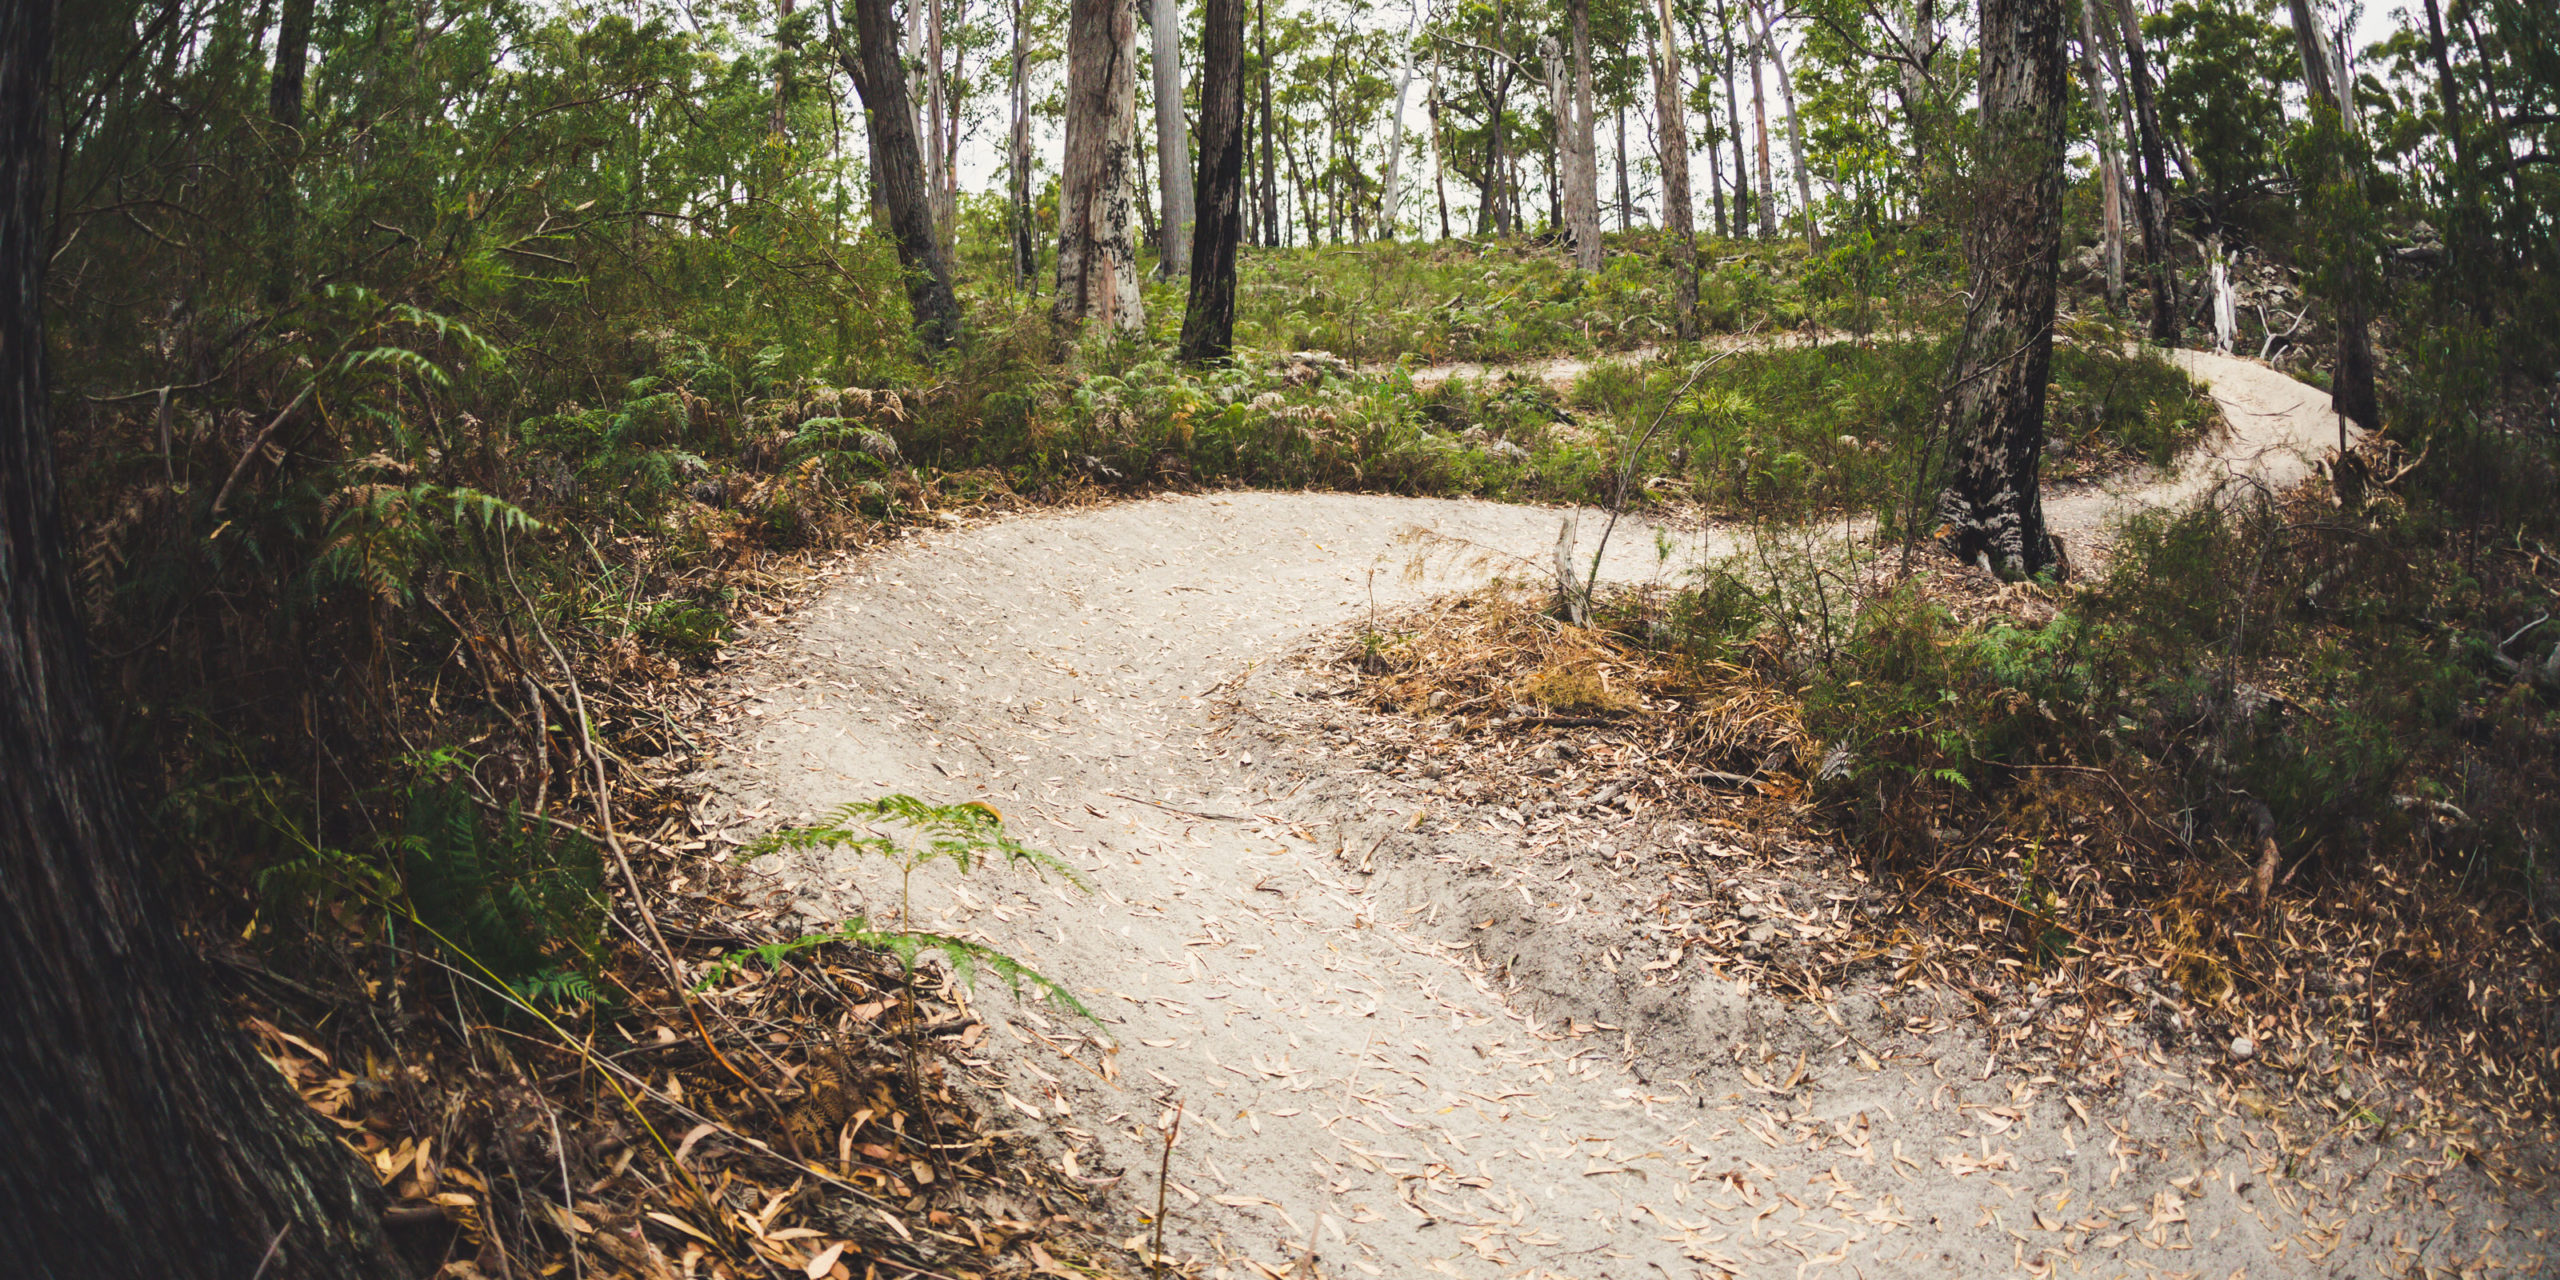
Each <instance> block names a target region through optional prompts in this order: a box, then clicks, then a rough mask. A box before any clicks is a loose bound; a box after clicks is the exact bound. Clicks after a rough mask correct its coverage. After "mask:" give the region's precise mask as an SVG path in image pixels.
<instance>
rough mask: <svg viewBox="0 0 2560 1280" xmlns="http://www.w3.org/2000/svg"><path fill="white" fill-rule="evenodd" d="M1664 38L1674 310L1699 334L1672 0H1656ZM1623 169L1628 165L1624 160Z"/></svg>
mask: <svg viewBox="0 0 2560 1280" xmlns="http://www.w3.org/2000/svg"><path fill="white" fill-rule="evenodd" d="M1654 14H1655V19H1656V29H1657V30H1658V31H1659V33H1660V44H1659V46H1658V47H1657V49H1656V52H1655V57H1654V59H1653V107H1654V112H1655V114H1656V115H1657V116H1658V117H1659V119H1658V121H1657V123H1656V124H1655V126H1654V138H1655V141H1656V144H1657V145H1658V146H1659V148H1660V152H1661V160H1662V229H1663V239H1664V240H1665V242H1666V248H1665V253H1666V254H1667V256H1668V257H1669V258H1670V260H1671V278H1672V281H1673V288H1674V289H1675V290H1677V296H1676V297H1675V298H1674V301H1673V307H1672V313H1673V322H1674V324H1675V326H1676V329H1675V331H1676V332H1677V333H1678V335H1679V337H1680V340H1681V341H1683V342H1686V341H1688V340H1689V339H1691V338H1695V337H1697V336H1698V244H1697V230H1696V228H1695V227H1694V226H1693V225H1692V223H1691V218H1690V213H1689V110H1688V107H1687V105H1686V104H1685V103H1683V102H1682V101H1681V94H1680V43H1679V41H1680V37H1679V34H1678V31H1677V29H1676V28H1675V27H1673V25H1672V22H1671V0H1655V3H1654ZM1620 167H1621V169H1622V170H1623V168H1624V166H1623V165H1621V166H1620Z"/></svg>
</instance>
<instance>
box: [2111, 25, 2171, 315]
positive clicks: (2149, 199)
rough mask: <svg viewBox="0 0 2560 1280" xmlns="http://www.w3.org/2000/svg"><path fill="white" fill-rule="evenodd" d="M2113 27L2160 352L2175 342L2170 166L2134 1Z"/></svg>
mask: <svg viewBox="0 0 2560 1280" xmlns="http://www.w3.org/2000/svg"><path fill="white" fill-rule="evenodd" d="M2116 17H2117V25H2118V26H2119V27H2120V28H2121V29H2122V32H2123V36H2124V61H2125V75H2126V77H2127V78H2128V79H2130V80H2132V81H2133V120H2134V129H2135V131H2136V132H2137V133H2139V134H2140V135H2141V147H2140V151H2141V157H2140V158H2141V161H2142V163H2141V164H2140V165H2139V166H2138V167H2137V171H2136V177H2137V178H2138V179H2139V181H2138V183H2137V184H2136V185H2137V186H2138V187H2139V188H2140V190H2139V191H2137V192H2136V195H2137V196H2139V197H2140V205H2141V207H2140V208H2139V209H2138V210H2137V212H2139V213H2140V214H2141V215H2142V256H2143V258H2144V260H2145V263H2146V264H2147V265H2148V266H2149V267H2150V268H2151V340H2152V341H2153V342H2156V343H2159V344H2160V345H2161V346H2164V347H2168V346H2176V345H2177V342H2178V269H2177V264H2176V263H2175V262H2173V261H2171V257H2170V246H2169V165H2168V162H2167V161H2166V160H2164V159H2163V158H2162V155H2163V148H2162V147H2161V144H2160V110H2159V107H2158V105H2157V104H2156V103H2155V102H2154V101H2153V98H2152V93H2151V60H2150V55H2149V54H2148V53H2146V52H2145V51H2144V48H2143V43H2142V22H2141V19H2140V18H2139V17H2138V16H2136V14H2135V13H2134V8H2133V0H2116Z"/></svg>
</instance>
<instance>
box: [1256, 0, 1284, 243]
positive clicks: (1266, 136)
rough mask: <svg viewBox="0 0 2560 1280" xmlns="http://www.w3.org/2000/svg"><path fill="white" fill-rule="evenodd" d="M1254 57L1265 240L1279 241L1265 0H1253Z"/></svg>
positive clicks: (1278, 175)
mask: <svg viewBox="0 0 2560 1280" xmlns="http://www.w3.org/2000/svg"><path fill="white" fill-rule="evenodd" d="M1253 39H1254V48H1255V57H1257V58H1258V59H1260V61H1261V63H1262V75H1261V81H1262V243H1263V245H1264V246H1265V247H1268V248H1277V247H1279V244H1280V232H1279V227H1280V172H1279V170H1278V169H1276V168H1274V167H1273V166H1272V163H1271V22H1270V15H1269V13H1268V11H1267V10H1266V8H1265V0H1254V3H1253Z"/></svg>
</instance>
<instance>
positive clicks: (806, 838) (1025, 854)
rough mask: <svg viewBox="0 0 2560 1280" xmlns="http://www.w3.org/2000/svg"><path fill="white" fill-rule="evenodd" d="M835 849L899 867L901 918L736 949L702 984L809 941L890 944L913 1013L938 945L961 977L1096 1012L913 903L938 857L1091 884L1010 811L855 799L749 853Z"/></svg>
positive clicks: (1087, 1014) (901, 798)
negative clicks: (1009, 821) (924, 965)
mask: <svg viewBox="0 0 2560 1280" xmlns="http://www.w3.org/2000/svg"><path fill="white" fill-rule="evenodd" d="M832 849H848V850H851V851H853V852H856V853H868V854H872V855H875V856H877V857H880V858H882V859H885V860H887V861H888V862H889V863H891V864H892V865H894V866H896V867H897V868H898V919H897V924H896V925H895V927H893V928H885V929H884V928H881V927H878V926H876V925H874V924H872V923H871V922H870V921H869V920H867V919H865V918H863V917H861V916H854V917H851V918H849V919H847V920H845V921H844V922H843V923H842V924H840V925H838V926H837V927H836V928H834V929H832V930H829V931H826V932H823V933H813V934H806V935H803V936H801V937H797V938H792V939H789V940H787V941H783V942H774V943H767V944H765V945H763V946H759V947H750V948H747V949H745V950H741V951H735V952H731V953H730V954H729V955H727V956H724V957H722V958H721V959H720V961H719V962H717V963H715V964H714V965H712V966H711V968H710V970H709V971H708V972H707V973H705V974H704V976H703V978H702V981H701V983H700V985H701V986H702V987H709V986H710V985H712V984H713V983H716V982H719V981H721V980H723V979H725V978H727V977H728V976H729V975H731V974H733V973H736V972H737V971H738V970H739V969H740V968H742V967H744V966H746V965H748V964H761V965H763V966H764V967H766V968H768V969H771V968H778V967H780V965H781V964H782V963H783V962H784V961H786V960H788V959H789V958H790V957H791V956H793V955H796V954H798V953H799V952H802V951H806V950H808V949H810V948H812V947H818V946H824V945H826V944H827V943H831V942H846V943H851V944H853V945H855V946H861V947H870V948H872V949H874V950H878V951H883V952H886V953H888V954H889V956H891V957H892V958H894V959H895V960H896V961H897V962H898V968H899V971H900V972H901V974H902V975H903V976H904V977H905V979H906V986H907V992H908V996H907V998H908V1000H909V1002H910V1005H909V1009H908V1015H909V1019H910V1021H912V1020H913V1015H914V1009H913V1005H912V1001H913V1000H914V998H915V997H914V990H915V974H916V966H917V965H918V964H919V963H920V962H921V961H922V960H923V958H924V956H925V954H926V953H927V952H937V951H938V952H940V953H942V956H943V959H944V960H945V962H947V963H948V964H950V966H951V972H952V975H953V976H954V977H957V978H959V979H960V980H961V981H962V982H963V983H974V982H975V981H976V980H977V974H978V971H979V970H980V969H986V970H989V971H991V972H993V973H995V974H996V975H997V976H998V977H1001V978H1003V979H1004V980H1005V983H1006V985H1007V986H1009V987H1011V988H1012V990H1013V991H1014V993H1015V994H1017V995H1019V994H1021V993H1022V991H1023V989H1024V988H1025V987H1029V988H1030V989H1031V990H1032V991H1034V992H1036V993H1037V994H1038V995H1039V996H1040V997H1041V998H1043V999H1046V1000H1051V1001H1054V1002H1056V1003H1058V1004H1059V1005H1062V1006H1064V1007H1066V1008H1068V1009H1072V1010H1074V1011H1075V1012H1076V1013H1077V1014H1078V1015H1079V1016H1081V1017H1084V1018H1086V1019H1093V1016H1094V1015H1093V1011H1092V1010H1090V1009H1087V1008H1086V1007H1085V1006H1084V1002H1083V1001H1080V1000H1078V999H1076V998H1075V995H1074V993H1072V992H1070V991H1068V990H1067V989H1066V987H1064V986H1063V985H1061V984H1059V983H1058V982H1056V981H1055V980H1053V979H1051V978H1049V977H1047V976H1045V975H1043V974H1041V973H1040V972H1039V971H1037V970H1035V969H1033V968H1031V967H1030V966H1029V965H1026V964H1024V963H1022V962H1021V961H1019V960H1016V959H1014V958H1013V957H1012V956H1009V955H1006V954H1005V953H1003V952H1001V951H998V950H996V949H995V948H993V947H989V946H986V945H984V944H982V943H976V942H971V941H969V940H968V939H966V938H958V937H953V936H951V935H949V934H942V933H933V932H929V931H927V930H922V929H918V928H916V927H915V921H914V917H913V914H912V912H911V909H910V904H911V894H912V891H913V888H914V883H915V875H916V872H917V871H919V870H922V869H923V868H925V867H926V866H929V865H931V864H932V863H935V862H941V861H948V862H950V863H951V865H952V866H953V867H954V868H955V869H957V870H958V871H959V872H960V873H961V874H962V875H967V874H968V873H969V872H971V871H973V870H975V869H976V868H978V867H979V866H982V865H984V864H986V863H988V862H991V861H997V860H1001V861H1003V862H1004V863H1006V864H1008V865H1015V866H1021V865H1028V866H1029V867H1030V868H1031V869H1032V871H1033V872H1035V873H1040V872H1051V871H1054V872H1056V873H1057V874H1058V876H1059V877H1060V878H1061V879H1064V880H1065V881H1066V882H1067V883H1069V884H1072V885H1074V886H1075V887H1076V888H1078V889H1089V888H1091V886H1090V885H1089V884H1088V883H1087V882H1086V880H1085V878H1084V876H1083V875H1082V874H1081V873H1079V872H1078V871H1077V870H1076V869H1075V868H1074V867H1072V866H1069V865H1068V864H1067V863H1066V862H1065V861H1064V860H1063V859H1061V858H1059V857H1057V856H1056V855H1054V854H1050V853H1044V852H1042V851H1040V850H1038V849H1034V848H1032V847H1031V846H1029V845H1026V844H1023V843H1022V842H1021V841H1018V840H1016V839H1014V838H1013V837H1012V836H1010V835H1007V834H1006V833H1005V829H1004V817H1003V815H1002V814H999V813H997V812H996V811H995V809H994V807H992V806H990V805H986V804H982V803H979V802H977V801H974V800H973V801H967V802H964V803H960V804H949V805H938V804H932V803H929V802H927V801H924V800H919V799H917V798H916V797H914V796H909V795H887V796H882V797H880V798H878V799H876V800H857V801H854V802H852V803H850V804H847V805H844V806H842V807H840V808H838V809H836V810H835V812H833V813H832V814H829V815H828V817H827V820H826V821H824V822H821V823H817V824H815V825H811V826H805V827H785V828H783V829H781V830H779V831H775V832H773V833H771V834H770V835H766V836H764V837H762V838H761V839H758V840H756V841H754V842H752V843H750V844H749V845H748V846H747V847H746V849H745V850H744V851H743V852H744V853H745V854H746V855H747V856H749V857H760V856H762V855H764V854H768V853H802V852H809V851H814V850H832Z"/></svg>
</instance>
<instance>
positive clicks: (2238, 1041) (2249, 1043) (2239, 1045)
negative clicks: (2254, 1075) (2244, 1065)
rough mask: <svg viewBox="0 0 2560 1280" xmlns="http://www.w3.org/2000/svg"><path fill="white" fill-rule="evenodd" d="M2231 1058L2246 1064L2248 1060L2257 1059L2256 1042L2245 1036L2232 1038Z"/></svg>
mask: <svg viewBox="0 0 2560 1280" xmlns="http://www.w3.org/2000/svg"><path fill="white" fill-rule="evenodd" d="M2231 1056H2232V1057H2234V1058H2237V1059H2239V1060H2240V1061H2242V1062H2247V1061H2248V1060H2249V1059H2251V1058H2254V1057H2257V1056H2258V1042H2257V1041H2255V1040H2252V1039H2250V1038H2249V1037H2247V1036H2234V1037H2232V1040H2231Z"/></svg>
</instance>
